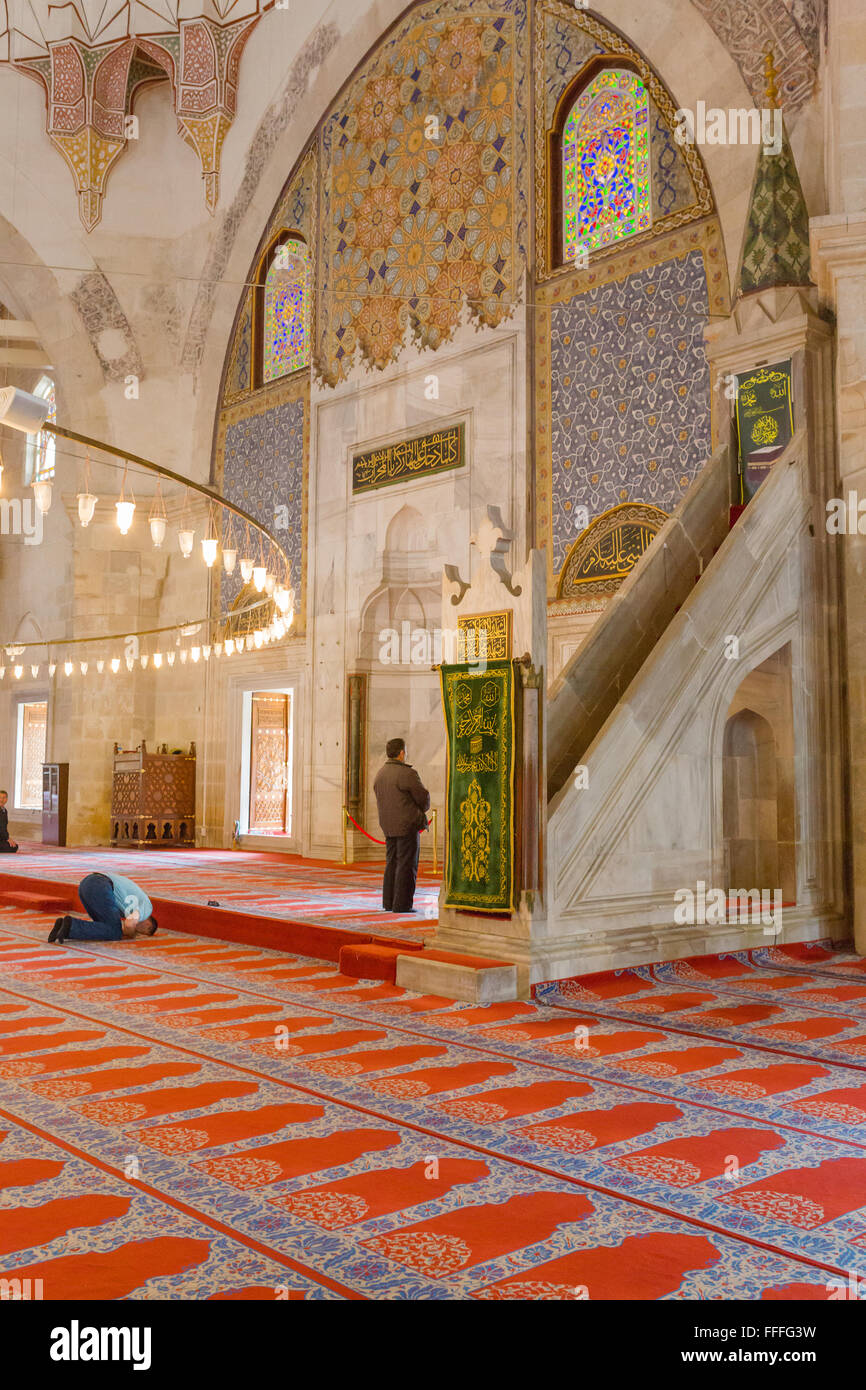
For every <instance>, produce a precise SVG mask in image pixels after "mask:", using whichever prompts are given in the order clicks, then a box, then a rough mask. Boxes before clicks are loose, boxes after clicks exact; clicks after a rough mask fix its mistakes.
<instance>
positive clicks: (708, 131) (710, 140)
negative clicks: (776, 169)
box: [674, 101, 782, 155]
mask: <svg viewBox="0 0 866 1390" xmlns="http://www.w3.org/2000/svg"><path fill="white" fill-rule="evenodd" d="M674 119H675V120H676V129H675V130H674V139H675V140H676V142H677V144H678V145H763V147H764V154H766V155H777V154H780V153H781V151H782V113H781V111H778V110H767V109H764V110H758V108H757V107H756V106H753V107H751V108H750V107H730V108H729V109H728V110H727V111H725V110H723V109H722V107H720V106H710V107H707V104H706V102H705V101H699V102H698V105H697V109H696V110H695V111H691V110H690V109H689V108H688V107H687V106H681V107H680V108H679V109H678V111H677V112H676V114H675V117H674Z"/></svg>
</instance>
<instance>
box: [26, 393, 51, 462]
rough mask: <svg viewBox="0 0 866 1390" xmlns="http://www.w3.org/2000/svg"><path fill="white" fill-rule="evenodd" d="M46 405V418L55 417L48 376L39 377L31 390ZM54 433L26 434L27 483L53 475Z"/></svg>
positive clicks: (42, 431)
mask: <svg viewBox="0 0 866 1390" xmlns="http://www.w3.org/2000/svg"><path fill="white" fill-rule="evenodd" d="M33 394H34V396H38V397H39V398H40V400H43V401H45V402H46V403H47V405H48V417H47V418H48V419H49V420H51V421H52V422H53V421H55V420H56V419H57V398H56V394H55V390H54V382H53V381H52V379H51V377H50V376H43V377H40V379H39V382H38V384H37V386H36V388H35V390H34V392H33ZM54 448H55V444H54V435H53V434H48V433H47V432H46V431H45V430H41V431H40V433H39V434H36V435H32V434H31V435H28V436H27V449H26V456H25V473H26V481H27V482H28V483H38V482H41V481H42V480H43V479H48V478H53V477H54Z"/></svg>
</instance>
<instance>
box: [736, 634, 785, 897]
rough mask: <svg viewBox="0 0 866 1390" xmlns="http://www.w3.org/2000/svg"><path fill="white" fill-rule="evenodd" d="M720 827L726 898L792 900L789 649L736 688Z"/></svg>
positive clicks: (752, 672) (769, 661)
mask: <svg viewBox="0 0 866 1390" xmlns="http://www.w3.org/2000/svg"><path fill="white" fill-rule="evenodd" d="M722 759H723V763H722V827H723V837H724V855H725V875H726V885H727V887H728V889H729V890H735V889H738V888H748V889H754V888H758V889H768V890H771V891H772V890H775V889H777V888H778V889H781V891H782V899H783V901H784V902H785V903H793V902H794V901H795V899H796V888H797V877H796V867H797V866H796V812H795V787H794V730H793V712H792V700H791V648H790V644H787V645H786V646H785V647H782V648H779V649H778V650H777V651H775V652H774V653H773V654H772V655H771V656H770V657H768V658H767V659H766V660H765V661H762V662H761V663H760V665H758V666H756V667H754V668H753V670H752V671H750V672H749V674H748V675H747V676H746V677H745V679H744V680H743V681H742V682H741V683H740V685H739V686H738V688H737V691H736V693H735V695H734V698H733V700H732V701H731V704H730V705H729V707H728V713H727V718H726V721H725V727H724V734H723V743H722Z"/></svg>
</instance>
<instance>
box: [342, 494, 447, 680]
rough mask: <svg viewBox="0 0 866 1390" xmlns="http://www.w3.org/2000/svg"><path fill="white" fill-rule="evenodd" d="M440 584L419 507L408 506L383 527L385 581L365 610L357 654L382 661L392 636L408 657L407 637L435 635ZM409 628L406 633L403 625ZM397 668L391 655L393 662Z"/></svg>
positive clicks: (379, 586) (425, 525) (439, 606)
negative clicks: (382, 655) (407, 635)
mask: <svg viewBox="0 0 866 1390" xmlns="http://www.w3.org/2000/svg"><path fill="white" fill-rule="evenodd" d="M441 602H442V584H441V578H440V576H439V571H438V568H437V557H436V554H435V551H434V550H433V548H432V546H431V544H430V538H429V533H428V529H427V523H426V521H425V520H424V517H423V515H422V514H421V512H419V511H418V509H417V508H416V507H412V506H410V505H409V504H408V503H405V504H404V505H403V506H402V507H400V508H399V510H398V511H397V512H395V514H394V515H393V516H392V517H391V520H390V521H389V522H388V525H387V527H386V529H385V541H384V546H383V549H382V582H381V583H380V584H379V585H377V587H376V589H375V590H374V591H373V592H372V593H371V594H370V596H369V598H368V599H367V602H366V603H365V604H364V607H363V608H362V610H361V622H360V630H359V634H358V644H359V650H358V655H359V658H360V660H361V661H362V662H365V663H366V662H370V663H373V662H375V661H377V660H378V659H380V654H381V650H382V649H383V644H387V641H388V640H389V639H388V638H386V637H383V635H382V634H384V633H389V632H393V633H396V634H397V638H398V640H399V641H400V642H401V654H402V655H405V654H406V653H405V651H404V648H405V639H404V634H405V633H406V631H407V630H408V633H409V634H410V637H409V641H410V642H411V634H413V633H418V632H419V631H425V632H427V633H432V632H433V631H434V630H435V629H436V628H437V627H438V626H439V618H440V612H441ZM404 624H406V625H408V629H407V628H405V627H404ZM390 661H391V662H392V664H393V657H391V658H390Z"/></svg>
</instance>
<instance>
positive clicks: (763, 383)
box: [737, 362, 794, 502]
mask: <svg viewBox="0 0 866 1390" xmlns="http://www.w3.org/2000/svg"><path fill="white" fill-rule="evenodd" d="M793 435H794V413H793V406H792V401H791V363H790V362H777V363H776V364H775V366H772V367H758V368H757V370H756V371H753V372H747V373H745V374H744V375H742V376H738V377H737V438H738V440H739V445H740V474H741V477H742V498H741V500H742V501H743V502H748V501H749V499H750V498H751V497H754V495H755V493H756V492H757V490H758V488H759V487H760V486H761V483H762V482H763V481H764V479H765V478H766V476H767V473H768V472H769V470H770V468H771V467H772V465H773V464H774V463H775V462H776V459H777V458H779V457H780V455H781V454H782V453H784V451H785V449H786V448H787V446H788V445H789V444H790V442H791V440H792V438H793Z"/></svg>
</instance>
